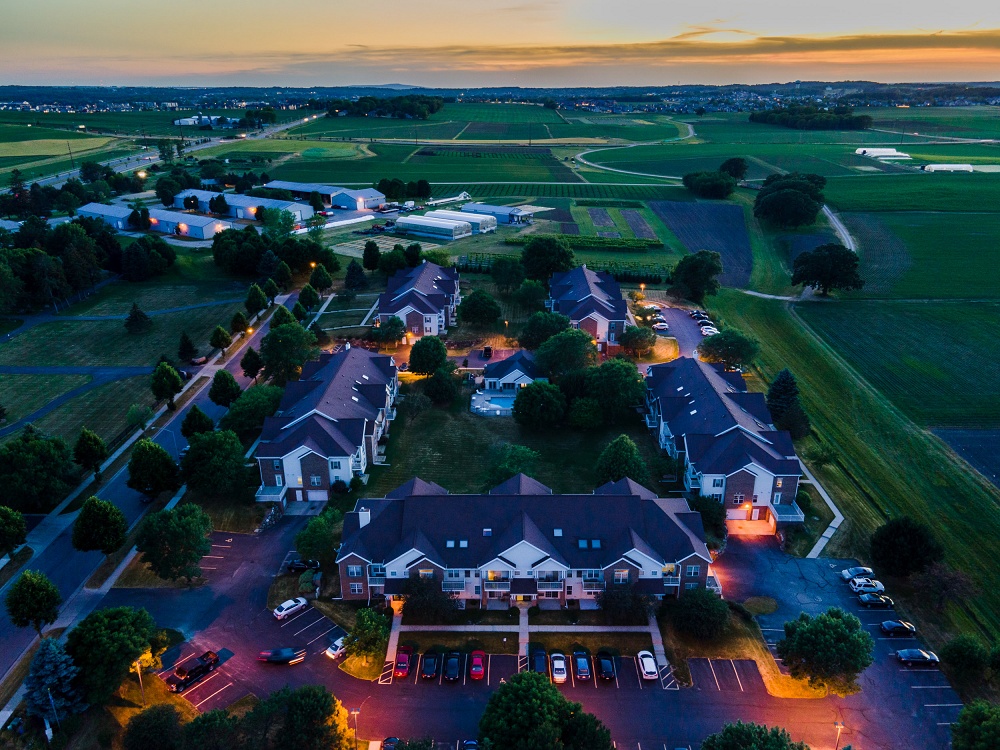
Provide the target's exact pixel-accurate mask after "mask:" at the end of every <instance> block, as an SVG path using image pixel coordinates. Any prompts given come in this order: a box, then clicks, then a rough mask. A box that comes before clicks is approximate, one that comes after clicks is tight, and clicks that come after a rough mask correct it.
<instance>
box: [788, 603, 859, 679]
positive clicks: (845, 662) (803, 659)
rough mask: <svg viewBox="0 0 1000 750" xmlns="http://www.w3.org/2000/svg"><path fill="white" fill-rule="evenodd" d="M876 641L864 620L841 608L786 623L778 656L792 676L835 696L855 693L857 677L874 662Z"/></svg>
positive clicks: (802, 616)
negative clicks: (864, 626) (827, 689)
mask: <svg viewBox="0 0 1000 750" xmlns="http://www.w3.org/2000/svg"><path fill="white" fill-rule="evenodd" d="M874 648H875V641H874V639H873V638H872V637H871V635H870V634H869V633H868V632H867V631H865V630H864V628H863V626H862V625H861V621H860V620H859V619H858V618H857V617H855V616H854V615H852V614H848V613H847V612H845V611H844V610H842V609H840V608H839V607H831V608H830V609H828V610H827V611H826V612H824V613H822V614H820V615H817V616H815V617H813V616H811V615H809V614H806V613H805V612H803V613H802V614H800V615H799V617H798V619H797V620H791V621H789V622H786V623H785V637H784V638H782V639H781V640H780V641H778V645H777V649H776V650H777V653H778V656H780V657H781V659H782V661H783V663H784V664H785V666H786V667H788V669H789V671H790V672H791V674H792V677H797V678H808V680H809V683H810V684H812V685H816V686H825V687H827V688H829V689H830V691H831V692H833V693H835V694H836V695H840V696H844V695H851V694H853V693H856V692H857V691H858V690H859V689H860V688H858V685H857V679H858V675H860V674H861V673H862V672H863V671H865V669H867V668H868V667H869V666H870V665H871V663H872V661H873V660H874V657H873V655H872V654H873V651H874Z"/></svg>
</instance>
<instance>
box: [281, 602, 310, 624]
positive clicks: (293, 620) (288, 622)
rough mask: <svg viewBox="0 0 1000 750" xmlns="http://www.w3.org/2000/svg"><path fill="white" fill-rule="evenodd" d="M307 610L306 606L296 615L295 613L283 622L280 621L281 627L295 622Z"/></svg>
mask: <svg viewBox="0 0 1000 750" xmlns="http://www.w3.org/2000/svg"><path fill="white" fill-rule="evenodd" d="M308 612H309V608H308V607H306V608H305V609H304V610H302V611H301V612H299V613H298V614H297V615H295V617H293V618H292V619H291V620H285V621H284V622H283V623H281V627H285V626H286V625H291V624H292V623H293V622H295V621H296V620H298V619H299V618H300V617H302V615H304V614H306V613H308Z"/></svg>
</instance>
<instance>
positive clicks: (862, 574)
mask: <svg viewBox="0 0 1000 750" xmlns="http://www.w3.org/2000/svg"><path fill="white" fill-rule="evenodd" d="M874 572H875V571H873V570H872V569H871V568H848V569H847V570H842V571H840V577H841V578H843V579H844V582H845V583H850V582H851V581H852V580H854V579H855V578H871V577H872V574H873V573H874Z"/></svg>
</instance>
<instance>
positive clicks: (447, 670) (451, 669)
mask: <svg viewBox="0 0 1000 750" xmlns="http://www.w3.org/2000/svg"><path fill="white" fill-rule="evenodd" d="M461 674H462V655H461V654H460V653H458V652H457V651H452V652H451V653H450V654H448V655H447V656H446V657H445V658H444V678H445V679H446V680H448V681H449V682H454V681H455V680H457V679H458V678H459V676H460V675H461Z"/></svg>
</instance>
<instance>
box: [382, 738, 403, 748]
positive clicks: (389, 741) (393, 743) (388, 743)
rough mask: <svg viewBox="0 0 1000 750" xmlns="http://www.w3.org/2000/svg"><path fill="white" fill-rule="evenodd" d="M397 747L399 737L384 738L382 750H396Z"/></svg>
mask: <svg viewBox="0 0 1000 750" xmlns="http://www.w3.org/2000/svg"><path fill="white" fill-rule="evenodd" d="M398 746H399V737H386V738H385V739H384V740H382V750H396V748H397V747H398Z"/></svg>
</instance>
